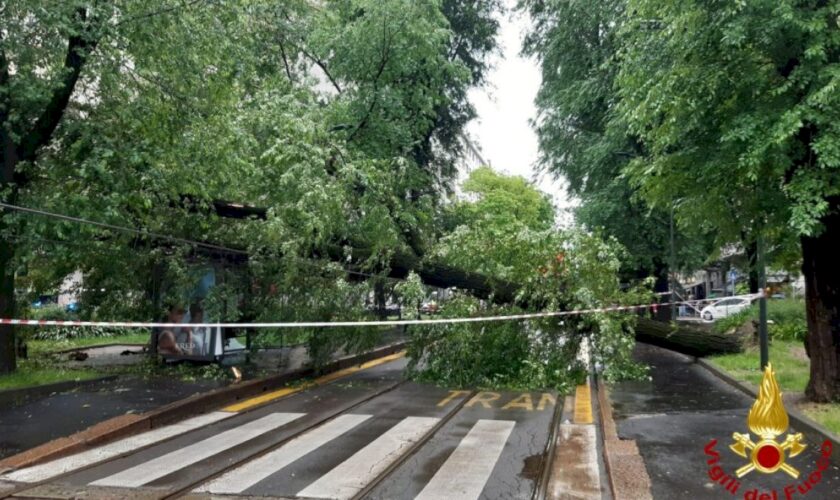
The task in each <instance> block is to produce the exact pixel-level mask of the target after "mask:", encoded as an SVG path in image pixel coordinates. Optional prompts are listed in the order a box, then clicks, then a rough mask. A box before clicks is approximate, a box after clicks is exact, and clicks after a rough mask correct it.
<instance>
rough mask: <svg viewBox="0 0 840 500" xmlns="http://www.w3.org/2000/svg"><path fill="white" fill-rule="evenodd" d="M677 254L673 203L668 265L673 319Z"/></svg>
mask: <svg viewBox="0 0 840 500" xmlns="http://www.w3.org/2000/svg"><path fill="white" fill-rule="evenodd" d="M675 261H676V254H675V253H674V204H673V203H671V263H670V265H669V266H668V288H670V289H671V321H676V320H677V306H676V302H677V296H676V290H675V288H676V287H675V286H674V285H675V281H676V279H674V268H675V267H676V263H675Z"/></svg>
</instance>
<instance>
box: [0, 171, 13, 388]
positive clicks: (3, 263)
mask: <svg viewBox="0 0 840 500" xmlns="http://www.w3.org/2000/svg"><path fill="white" fill-rule="evenodd" d="M10 163H11V162H10ZM11 168H12V172H13V171H14V164H13V163H12V164H11ZM5 170H6V169H5V165H4V175H3V178H2V181H0V192H3V191H6V192H7V194H6V195H5V196H2V197H0V199H2V200H3V201H4V202H5V203H10V204H14V203H15V201H16V200H17V189H16V187H15V186H14V184H12V183H11V182H6V175H5V173H6V172H5ZM10 176H11V174H10ZM8 213H9V212H8V211H7V210H3V209H0V318H14V317H15V267H14V257H15V248H14V245H15V243H14V235H13V234H12V233H13V228H12V227H10V226H9V224H8V223H7V222H6V220H5V219H4V216H6V215H8ZM16 354H17V345H16V342H15V326H14V325H8V324H2V323H0V373H9V372H13V371H15V368H16V367H17V361H16Z"/></svg>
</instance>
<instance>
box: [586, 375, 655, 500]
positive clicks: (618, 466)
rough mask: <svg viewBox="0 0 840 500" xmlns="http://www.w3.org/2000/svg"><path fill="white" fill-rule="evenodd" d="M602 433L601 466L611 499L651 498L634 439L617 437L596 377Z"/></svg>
mask: <svg viewBox="0 0 840 500" xmlns="http://www.w3.org/2000/svg"><path fill="white" fill-rule="evenodd" d="M596 385H597V390H598V410H599V413H600V415H599V417H600V420H601V430H602V432H603V446H604V468H605V469H606V474H607V481H608V482H609V486H610V490H611V493H612V497H613V498H614V499H615V500H625V499H626V500H642V499H645V500H646V499H652V498H653V495H652V493H651V480H650V476H649V475H648V472H647V467H646V466H645V462H644V459H642V456H641V454H640V453H639V448H638V447H637V446H636V441H634V440H628V439H620V438H619V437H618V431H617V429H616V425H615V420H614V419H613V415H612V405H611V404H610V400H609V394H608V389H607V386H606V384H604V383H603V381H602V380H596Z"/></svg>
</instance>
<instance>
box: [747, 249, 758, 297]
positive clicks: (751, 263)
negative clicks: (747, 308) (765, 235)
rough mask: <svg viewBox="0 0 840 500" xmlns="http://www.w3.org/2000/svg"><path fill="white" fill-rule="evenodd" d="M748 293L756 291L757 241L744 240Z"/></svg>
mask: <svg viewBox="0 0 840 500" xmlns="http://www.w3.org/2000/svg"><path fill="white" fill-rule="evenodd" d="M744 253H745V254H746V257H747V273H748V279H749V284H750V293H758V242H757V241H744Z"/></svg>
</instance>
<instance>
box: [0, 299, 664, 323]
mask: <svg viewBox="0 0 840 500" xmlns="http://www.w3.org/2000/svg"><path fill="white" fill-rule="evenodd" d="M672 304H680V302H666V303H661V304H644V305H635V306H615V307H602V308H596V309H575V310H572V311H555V312H542V313H527V314H513V315H509V316H480V317H475V318H436V319H398V320H387V321H308V322H279V323H159V322H138V321H53V320H34V319H8V318H0V324H3V325H20V326H101V327H116V328H185V327H190V328H330V327H347V326H401V325H434V324H446V323H481V322H487V321H511V320H522V319H536V318H554V317H562V316H575V315H578V314H592V313H598V312H619V311H633V310H637V309H647V308H656V307H660V306H669V305H672Z"/></svg>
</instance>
